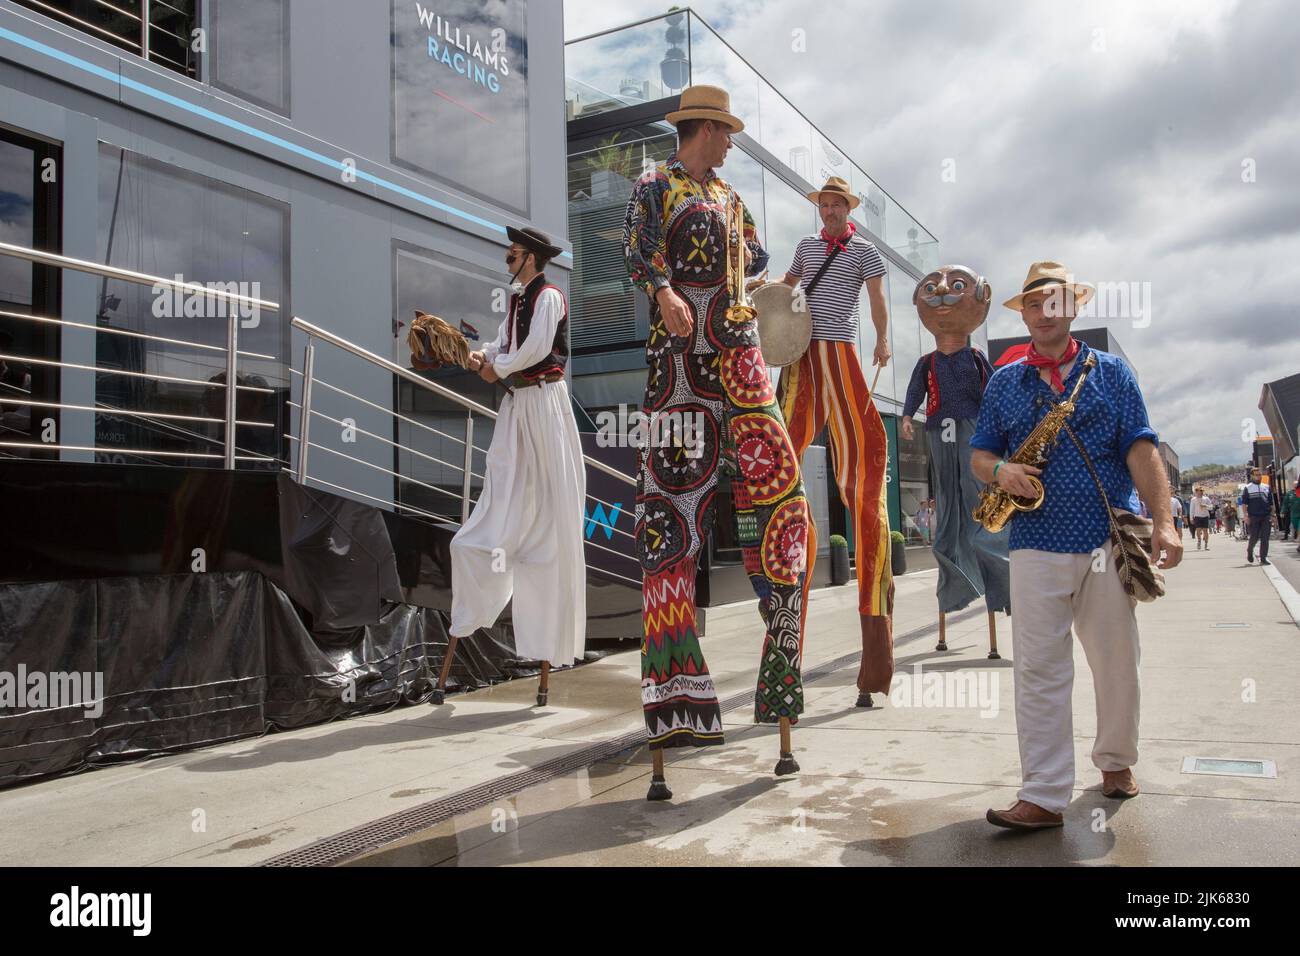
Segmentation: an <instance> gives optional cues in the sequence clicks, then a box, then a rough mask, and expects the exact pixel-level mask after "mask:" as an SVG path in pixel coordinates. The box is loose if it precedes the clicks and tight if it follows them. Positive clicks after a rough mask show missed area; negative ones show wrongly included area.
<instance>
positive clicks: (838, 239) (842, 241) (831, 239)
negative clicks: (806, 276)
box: [822, 222, 858, 256]
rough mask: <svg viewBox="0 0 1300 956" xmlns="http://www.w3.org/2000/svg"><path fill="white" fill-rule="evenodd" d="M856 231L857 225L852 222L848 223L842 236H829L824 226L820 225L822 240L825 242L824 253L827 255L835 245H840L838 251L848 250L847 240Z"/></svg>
mask: <svg viewBox="0 0 1300 956" xmlns="http://www.w3.org/2000/svg"><path fill="white" fill-rule="evenodd" d="M857 231H858V229H857V226H855V225H853V223H852V222H850V223H849V228H848V231H847V232H845V233H844V235H842V236H829V235H827V234H826V228H825V227H822V242H824V243H826V254H827V255H828V256H829V255H830V254H831V251H832V250H833V249H834V248H835V247H836V246H839V247H840V252H848V251H849V250H848V248H847V247H848V242H849V240H850V239H852V238H853V234H854V233H855V232H857Z"/></svg>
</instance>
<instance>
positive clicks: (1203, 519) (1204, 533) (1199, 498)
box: [1191, 488, 1210, 551]
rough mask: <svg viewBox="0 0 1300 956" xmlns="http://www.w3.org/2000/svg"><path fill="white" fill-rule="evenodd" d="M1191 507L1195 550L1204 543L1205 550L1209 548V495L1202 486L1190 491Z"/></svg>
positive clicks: (1198, 549)
mask: <svg viewBox="0 0 1300 956" xmlns="http://www.w3.org/2000/svg"><path fill="white" fill-rule="evenodd" d="M1191 509H1192V537H1194V538H1195V539H1196V550H1197V551H1200V550H1201V545H1202V544H1204V545H1205V550H1206V551H1209V550H1210V496H1209V495H1207V494H1206V493H1205V489H1204V488H1197V489H1195V490H1194V491H1193V492H1192V500H1191Z"/></svg>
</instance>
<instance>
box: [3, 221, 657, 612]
mask: <svg viewBox="0 0 1300 956" xmlns="http://www.w3.org/2000/svg"><path fill="white" fill-rule="evenodd" d="M0 255H5V256H11V257H14V258H19V259H25V260H27V261H29V262H33V263H36V264H39V265H46V266H51V267H54V268H58V269H71V270H73V271H77V272H82V273H85V274H88V275H95V276H100V277H103V278H108V279H118V280H122V281H124V282H130V283H133V284H137V285H148V286H151V287H153V286H158V287H161V288H163V289H167V290H174V291H179V292H182V293H194V294H198V295H203V296H205V297H210V298H212V299H214V300H218V301H222V302H225V303H226V304H228V305H243V306H256V307H257V308H261V309H269V310H273V311H277V312H278V311H279V310H280V305H279V304H278V303H276V302H271V301H268V300H265V299H259V298H256V297H252V296H246V295H241V294H238V293H235V292H231V291H229V290H226V289H220V288H212V287H209V286H205V285H202V284H200V283H197V282H182V281H177V280H176V279H168V278H164V277H162V276H153V275H148V274H146V273H142V272H134V271H131V270H129V269H120V268H117V267H114V266H107V265H102V264H100V263H97V262H90V261H87V260H84V259H76V258H73V257H70V256H63V255H57V254H55V253H51V252H43V251H41V250H38V249H32V248H27V247H23V246H17V245H13V244H11V243H6V242H0ZM228 311H229V312H230V315H229V316H228V317H227V327H226V344H225V346H224V347H222V346H218V345H210V344H207V343H202V342H192V341H189V340H186V339H178V338H170V337H166V336H159V335H152V334H148V333H144V332H136V331H134V330H130V329H118V328H112V327H106V326H101V325H94V324H90V323H86V322H77V321H73V320H70V319H61V318H55V317H52V316H41V315H31V314H28V313H23V312H11V311H0V317H4V318H8V319H13V320H17V321H23V322H31V323H36V324H47V325H54V326H59V327H64V328H74V329H82V330H86V331H89V332H93V333H95V334H97V335H117V336H124V337H128V338H135V339H140V340H145V341H149V342H154V343H161V344H166V345H173V346H179V347H185V348H193V349H197V350H200V351H207V352H215V353H219V354H221V355H223V356H224V360H225V379H226V380H225V381H224V382H218V381H210V380H208V381H205V380H202V379H192V378H186V377H184V376H178V375H162V374H159V373H156V372H136V371H131V370H128V369H116V368H108V367H100V366H97V365H86V364H80V363H75V362H65V361H62V360H56V359H49V358H43V357H39V356H24V355H12V354H6V353H3V352H0V360H9V361H14V362H22V363H26V364H29V365H38V366H42V367H49V368H58V369H69V370H74V371H87V372H94V373H96V374H103V375H114V376H122V377H126V378H133V379H143V380H149V381H159V382H171V383H177V384H187V385H202V386H204V387H206V388H224V389H225V390H226V391H225V396H224V397H225V401H224V403H223V405H224V415H222V416H221V417H216V416H212V415H187V414H180V413H176V412H164V411H155V410H150V409H137V408H119V407H117V406H115V405H112V404H109V403H107V402H102V401H98V400H97V401H96V403H95V404H94V405H82V404H77V403H72V402H54V401H48V400H44V399H40V398H37V397H35V396H33V395H31V393H30V391H28V390H24V389H22V388H18V387H14V386H11V385H8V384H5V386H4V387H3V388H0V408H3V407H4V406H15V407H20V408H21V407H31V408H51V409H62V410H68V411H78V412H90V413H95V414H107V415H113V416H122V417H128V418H140V419H142V420H144V421H147V422H149V423H151V424H153V425H155V426H157V427H160V428H163V429H168V430H171V431H173V432H175V433H176V434H178V435H180V436H182V437H185V438H187V439H192V440H198V441H207V442H214V441H215V440H214V439H212V438H211V437H210V436H207V435H204V434H201V433H199V432H195V431H192V430H190V429H187V428H185V427H184V426H185V425H186V424H200V425H220V426H221V427H222V428H223V430H224V431H223V436H224V437H223V440H222V442H221V445H222V453H221V454H219V455H218V454H215V453H205V452H191V451H164V450H160V449H148V448H118V447H114V446H108V447H99V446H94V445H73V444H67V443H61V442H49V443H45V442H20V441H9V440H5V439H3V438H0V450H2V449H4V448H14V449H20V448H21V449H40V450H47V451H50V450H60V451H76V452H112V453H115V454H125V455H132V456H140V457H148V458H153V457H158V458H199V459H209V460H214V461H215V460H218V459H219V460H220V461H221V463H222V466H223V467H224V468H226V469H234V468H235V466H236V463H237V462H240V461H253V462H261V463H267V462H276V461H278V460H279V459H275V458H268V457H266V456H264V455H256V454H251V453H249V454H240V452H241V451H244V452H247V451H248V449H240V448H238V447H237V445H236V432H237V429H238V428H274V427H275V424H274V423H273V422H261V421H245V420H242V419H238V418H237V416H236V401H235V399H236V396H237V394H238V393H239V392H248V393H260V394H272V395H273V394H275V390H274V389H271V388H262V387H260V386H254V385H247V384H243V385H241V384H239V378H238V364H239V360H240V359H241V358H250V359H260V360H264V361H278V358H277V357H276V356H273V355H265V354H262V353H258V352H250V351H247V350H241V349H240V348H239V322H240V316H239V312H238V310H228ZM291 326H292V327H293V328H295V329H298V330H299V331H301V332H303V333H305V334H306V335H307V344H306V347H305V348H304V350H303V361H302V368H301V369H296V368H293V367H289V368H288V372H289V373H290V374H291V375H294V376H298V377H300V378H301V379H302V387H301V401H300V402H293V401H291V400H290V401H289V402H288V403H287V404H288V405H289V407H291V408H294V409H296V410H297V412H298V434H296V435H295V434H292V433H291V434H289V435H287V436H286V437H287V439H288V441H289V442H290V444H291V445H293V444H296V446H297V447H296V450H295V454H294V455H292V456H291V457H292V467H286V468H284V469H283V470H285V471H288V472H289V473H290V474H292V475H293V477H294V478H295V480H297V481H298V483H299V484H302V485H306V484H307V483H308V481H312V482H315V483H316V484H318V485H321V486H323V487H325V488H327V489H329V490H330V491H334V492H338V493H341V494H343V495H346V496H350V497H354V498H360V499H364V500H367V501H370V502H373V503H375V504H378V505H381V506H383V507H385V508H389V507H392V508H396V509H398V510H400V511H406V512H410V513H413V514H417V515H420V516H422V517H425V518H428V519H432V520H434V521H439V522H445V521H447V520H448V519H447V518H446V516H443V515H438V514H434V513H432V512H429V511H426V510H424V509H421V508H417V507H414V506H413V505H409V504H406V503H404V502H401V501H399V500H393V501H388V500H385V499H383V498H379V497H376V496H374V495H371V494H368V493H366V492H364V491H361V490H360V489H356V488H349V487H346V486H343V485H339V484H337V483H333V482H330V481H327V480H325V479H324V478H322V477H320V476H319V475H312V474H311V473H310V471H309V466H310V463H311V461H312V452H313V451H319V452H324V453H327V454H331V455H336V456H339V457H341V458H344V459H347V460H350V461H352V462H353V463H355V464H358V465H361V466H364V467H366V468H369V469H373V470H375V471H379V472H382V473H384V474H386V475H389V476H392V477H394V478H395V479H397V480H399V481H404V482H409V483H411V484H415V485H418V486H420V487H422V488H425V489H426V490H429V491H431V492H433V493H436V494H439V495H443V496H445V497H449V498H452V499H455V500H457V501H458V502H459V505H460V523H464V522H465V521H466V520H467V519H468V518H469V514H470V510H471V509H472V508H473V505H474V498H473V496H472V481H473V479H474V478H480V479H482V478H483V477H484V476H483V475H482V474H480V473H478V472H475V471H474V453H475V452H476V451H477V452H479V453H481V454H486V450H485V449H483V448H481V447H479V446H476V445H475V444H474V419H475V416H479V417H482V418H485V419H487V420H489V421H495V420H496V418H497V415H496V412H494V411H493V410H492V409H490V408H487V407H486V406H484V405H480V404H479V403H477V402H475V401H473V400H472V399H469V398H466V397H465V396H463V395H460V394H458V393H457V392H455V391H453V390H451V389H449V388H446V387H445V386H443V385H441V384H439V383H438V382H435V381H431V380H429V379H427V378H424V377H423V376H421V375H418V374H416V373H415V372H413V371H411V370H410V369H407V368H403V367H402V366H400V365H398V364H397V363H395V362H392V361H390V360H388V359H385V358H383V357H382V356H379V355H376V354H375V353H373V352H370V351H368V350H367V349H364V348H362V347H361V346H359V345H356V344H354V343H352V342H349V341H348V340H347V339H344V338H343V337H341V336H339V335H336V334H334V333H332V332H329V331H328V330H326V329H323V328H321V327H320V326H317V325H314V324H312V323H311V322H308V321H306V320H305V319H301V318H298V317H296V316H295V317H294V318H293V319H292V320H291ZM318 344H324V345H328V346H333V347H335V348H337V349H340V350H341V351H343V352H345V353H348V354H350V355H353V356H355V357H357V358H359V359H361V360H363V361H365V362H366V363H368V364H369V365H371V366H373V367H374V368H377V369H381V370H383V371H384V372H387V373H389V374H390V375H394V376H397V377H398V378H399V379H400V380H402V381H405V382H409V383H410V384H411V385H413V386H415V387H416V388H420V389H423V390H424V391H426V392H428V393H430V394H432V395H435V396H437V397H439V398H441V399H444V400H446V401H448V402H451V403H453V404H454V405H455V406H457V407H459V408H460V409H462V410H463V411H464V413H465V424H464V431H463V437H462V436H459V435H453V434H450V433H448V432H445V431H442V430H440V429H438V428H435V427H433V426H431V425H429V424H428V423H426V422H421V421H419V420H417V419H415V418H412V417H410V416H406V415H403V414H402V413H401V412H400V411H398V410H395V409H392V408H388V407H385V406H384V405H381V404H379V403H376V402H372V401H370V400H368V399H366V398H364V397H362V396H360V395H357V394H355V393H353V392H351V391H348V390H347V389H344V388H341V387H340V386H338V385H335V384H333V383H331V382H327V381H325V380H323V379H322V378H321V377H320V376H319V375H318V374H317V372H316V348H317V346H318ZM232 383H233V387H232ZM318 388H319V389H327V390H329V391H331V392H333V393H336V394H338V395H341V396H343V397H344V398H346V399H349V400H352V401H355V402H357V403H359V404H361V405H363V406H367V407H369V408H371V409H373V410H375V411H377V412H380V413H383V414H385V415H388V416H391V417H392V418H393V420H394V421H400V422H404V423H405V424H407V425H410V426H412V427H415V428H419V429H422V430H423V431H426V432H428V433H431V434H433V435H436V436H438V437H440V438H443V439H447V440H449V441H452V442H454V443H456V444H457V445H460V446H461V448H462V453H461V455H460V458H461V461H460V463H459V464H456V463H454V462H451V461H447V460H445V459H442V458H438V457H437V456H436V455H430V454H428V453H426V452H423V451H421V450H419V449H417V448H413V447H410V446H409V445H404V444H402V443H400V442H397V441H394V440H393V439H391V438H387V437H385V436H383V435H380V434H378V433H377V432H374V431H369V430H366V429H361V428H355V426H354V425H350V426H349V427H353V428H354V429H355V430H356V431H357V432H358V433H359V434H362V435H365V436H367V437H368V438H370V439H373V440H375V441H377V442H379V443H381V444H383V445H386V446H388V447H389V448H392V449H395V450H397V451H399V452H406V453H410V454H412V455H415V456H418V457H420V458H422V459H425V460H427V461H430V462H433V463H435V464H437V465H440V466H443V467H446V468H450V469H453V470H454V471H458V472H460V473H461V482H460V489H459V493H457V492H453V491H448V490H447V489H446V488H440V487H438V486H436V485H433V484H429V483H427V482H423V481H420V480H418V479H416V478H414V477H412V476H409V475H402V474H400V473H398V472H396V471H394V470H392V469H389V468H385V467H383V466H382V465H379V464H376V463H375V462H374V461H369V460H366V459H365V458H361V457H357V456H355V455H348V454H346V453H344V452H341V451H338V450H337V449H333V448H330V447H328V446H326V445H322V444H319V443H318V442H315V441H313V440H312V435H311V423H312V420H313V419H314V418H315V419H319V420H323V421H328V422H331V423H332V424H335V425H340V426H342V425H344V424H345V423H344V422H343V421H342V420H341V419H338V418H334V417H333V416H330V415H328V414H326V413H325V412H322V411H321V410H320V409H319V408H317V407H315V396H316V390H317V389H318ZM290 431H291V429H290ZM583 460H584V462H585V464H586V465H587V466H588V467H589V468H591V469H594V470H596V471H599V472H601V473H603V474H606V475H608V476H610V477H612V478H614V479H615V480H617V481H619V482H620V483H622V484H625V485H628V486H631V487H635V486H636V479H635V478H634V477H633V476H631V475H628V474H625V473H623V472H621V471H619V470H618V469H616V468H613V467H611V466H609V465H607V464H605V463H604V462H602V461H598V460H596V459H594V458H591V457H589V456H585V455H584V456H583ZM282 466H283V463H282ZM394 497H395V498H396V497H397V496H394ZM587 497H588V498H589V499H591V500H592V501H594V502H596V503H598V504H600V505H604V506H605V507H606V508H610V509H617V508H621V506H620V505H614V504H612V503H610V502H608V501H606V500H604V499H603V498H600V497H598V496H596V495H594V494H590V493H588V495H587ZM606 530H607V532H608V533H609V534H611V535H612V534H618V535H621V536H622V537H623V538H626V539H628V540H634V535H632V534H631V533H629V532H627V531H625V530H623V529H622V528H616V527H612V526H606ZM586 545H587V546H588V547H591V548H595V549H597V550H600V551H605V552H608V553H610V554H613V555H615V556H617V557H620V558H628V557H629V554H628V553H627V552H625V551H616V550H614V549H613V548H608V547H605V546H604V545H600V544H597V543H596V542H595V541H592V540H587V541H586ZM602 573H604V574H606V575H609V576H611V577H614V578H618V579H620V580H622V581H624V582H626V583H628V584H631V585H633V586H637V587H639V586H640V583H641V582H640V581H639V580H634V579H632V578H629V577H627V576H625V575H620V574H617V573H616V572H613V571H609V570H604V569H603V570H602Z"/></svg>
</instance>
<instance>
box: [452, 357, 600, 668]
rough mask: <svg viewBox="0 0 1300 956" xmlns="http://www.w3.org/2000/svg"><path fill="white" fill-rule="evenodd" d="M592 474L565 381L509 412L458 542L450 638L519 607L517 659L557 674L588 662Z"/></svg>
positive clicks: (534, 391)
mask: <svg viewBox="0 0 1300 956" xmlns="http://www.w3.org/2000/svg"><path fill="white" fill-rule="evenodd" d="M586 494H587V473H586V470H585V466H584V465H583V461H582V441H581V439H579V437H578V426H577V425H576V424H575V423H574V420H573V409H572V407H571V406H570V404H569V387H568V385H567V384H565V383H564V382H547V383H543V384H541V385H535V386H533V387H531V388H521V389H516V390H515V393H514V395H511V396H508V397H507V398H506V399H505V400H504V401H503V402H502V403H501V410H500V411H499V412H498V414H497V421H496V428H495V430H494V431H493V434H492V443H491V444H490V445H489V446H488V453H487V472H486V480H485V481H484V482H483V491H482V493H481V494H480V495H479V499H478V501H477V502H476V503H475V505H474V511H473V513H471V514H470V516H469V520H468V521H467V522H465V524H464V525H463V526H462V527H461V529H460V530H459V531H458V532H456V536H455V537H454V538H453V539H452V542H451V588H452V592H451V633H452V634H454V635H455V636H456V637H466V636H468V635H470V634H473V633H474V631H476V630H477V629H478V628H480V627H491V626H492V625H493V624H495V623H496V620H497V618H498V617H499V616H500V615H501V612H502V611H503V610H505V606H506V604H507V603H509V601H510V599H511V597H512V596H513V598H514V610H513V614H512V619H513V624H514V634H515V651H516V652H517V653H518V655H519V657H520V658H521V659H523V660H530V661H543V660H544V661H550V662H551V663H552V664H555V665H557V666H562V665H567V664H572V663H573V662H574V660H575V659H577V658H580V657H582V654H583V650H584V648H585V645H586V635H587V563H586V559H585V556H584V553H583V538H582V525H583V521H584V515H585V510H584V509H585V502H586Z"/></svg>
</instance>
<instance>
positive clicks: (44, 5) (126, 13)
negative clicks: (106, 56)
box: [15, 0, 141, 54]
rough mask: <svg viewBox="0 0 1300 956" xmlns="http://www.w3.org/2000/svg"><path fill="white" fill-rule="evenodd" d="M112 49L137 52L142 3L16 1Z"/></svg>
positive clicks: (115, 0)
mask: <svg viewBox="0 0 1300 956" xmlns="http://www.w3.org/2000/svg"><path fill="white" fill-rule="evenodd" d="M15 2H16V3H17V4H19V5H20V6H24V7H27V8H28V9H29V10H35V11H36V12H37V13H43V14H44V15H45V16H47V17H52V18H53V19H55V20H59V21H61V22H63V23H66V24H68V25H69V26H72V27H75V28H76V29H78V30H81V31H83V32H84V33H88V34H90V35H91V36H93V37H96V38H97V39H100V40H103V41H105V42H107V43H111V44H113V45H114V46H117V47H121V48H122V49H124V50H129V51H131V52H132V53H135V54H139V52H140V28H141V23H140V3H141V0H15Z"/></svg>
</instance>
